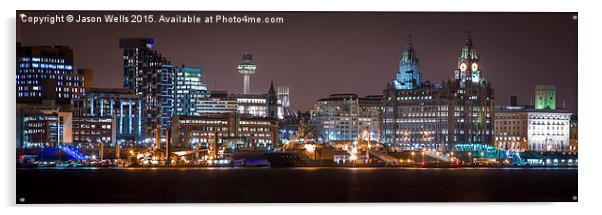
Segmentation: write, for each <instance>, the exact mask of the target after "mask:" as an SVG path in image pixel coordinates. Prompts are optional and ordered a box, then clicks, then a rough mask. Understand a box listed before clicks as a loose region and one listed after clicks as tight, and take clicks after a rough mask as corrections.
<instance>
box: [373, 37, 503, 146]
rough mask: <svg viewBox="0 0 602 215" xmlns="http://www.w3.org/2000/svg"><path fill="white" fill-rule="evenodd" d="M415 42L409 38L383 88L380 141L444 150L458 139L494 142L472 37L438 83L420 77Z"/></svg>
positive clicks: (489, 99)
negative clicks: (392, 77) (449, 74)
mask: <svg viewBox="0 0 602 215" xmlns="http://www.w3.org/2000/svg"><path fill="white" fill-rule="evenodd" d="M413 46H414V44H413V42H412V41H411V40H410V41H408V42H407V44H406V46H405V47H404V49H403V53H402V60H401V62H400V71H399V73H398V74H397V78H396V79H395V80H393V81H391V82H390V83H389V84H388V86H387V89H385V90H384V98H383V134H382V141H383V143H385V144H390V145H391V146H392V147H398V148H400V149H405V150H417V149H421V148H431V149H439V150H445V151H452V150H453V146H454V145H456V144H470V143H479V144H492V142H493V110H494V104H493V99H494V98H493V89H492V88H491V85H490V83H489V82H487V81H486V80H485V78H484V77H483V72H482V71H481V69H480V68H479V63H480V56H479V55H478V53H477V50H476V48H475V47H474V45H473V43H472V38H471V37H470V36H468V37H467V38H466V40H465V42H464V47H462V49H461V50H460V54H459V56H458V64H457V69H456V70H455V71H454V78H449V79H447V80H444V81H443V82H441V83H440V84H433V83H430V82H429V81H425V82H422V83H421V82H419V81H420V77H421V75H420V72H419V70H418V58H417V57H416V51H415V50H414V47H413ZM408 56H410V57H408Z"/></svg>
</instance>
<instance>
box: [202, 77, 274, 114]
mask: <svg viewBox="0 0 602 215" xmlns="http://www.w3.org/2000/svg"><path fill="white" fill-rule="evenodd" d="M278 104H279V102H278V97H277V95H276V91H275V90H274V85H273V83H272V84H271V85H270V89H269V90H268V93H267V94H261V95H255V94H228V92H226V91H214V92H211V95H210V96H209V99H208V100H205V101H202V102H201V105H202V108H201V113H202V114H206V113H225V112H231V111H232V108H234V107H236V111H237V112H238V113H240V114H250V115H252V116H255V117H268V118H275V119H276V118H277V117H278V115H277V114H278Z"/></svg>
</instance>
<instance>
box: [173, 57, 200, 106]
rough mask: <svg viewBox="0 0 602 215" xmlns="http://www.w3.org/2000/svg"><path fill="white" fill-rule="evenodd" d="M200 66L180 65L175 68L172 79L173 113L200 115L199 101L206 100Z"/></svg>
mask: <svg viewBox="0 0 602 215" xmlns="http://www.w3.org/2000/svg"><path fill="white" fill-rule="evenodd" d="M202 76H203V71H202V70H201V68H200V67H189V66H184V65H182V66H181V67H178V68H176V72H175V80H174V97H175V98H174V114H175V115H190V116H198V115H201V101H203V100H206V99H207V97H208V95H207V85H205V83H203V82H202Z"/></svg>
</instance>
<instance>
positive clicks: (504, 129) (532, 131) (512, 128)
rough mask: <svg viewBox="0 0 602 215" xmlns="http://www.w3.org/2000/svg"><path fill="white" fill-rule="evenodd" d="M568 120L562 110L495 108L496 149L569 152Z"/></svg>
mask: <svg viewBox="0 0 602 215" xmlns="http://www.w3.org/2000/svg"><path fill="white" fill-rule="evenodd" d="M570 116H571V113H569V112H565V111H562V110H537V109H533V108H529V107H526V106H508V107H502V108H498V109H497V110H496V114H495V126H494V128H495V146H497V147H499V148H502V149H506V150H510V151H521V152H522V151H536V152H569V151H571V150H570V147H569V146H570V140H569V139H570Z"/></svg>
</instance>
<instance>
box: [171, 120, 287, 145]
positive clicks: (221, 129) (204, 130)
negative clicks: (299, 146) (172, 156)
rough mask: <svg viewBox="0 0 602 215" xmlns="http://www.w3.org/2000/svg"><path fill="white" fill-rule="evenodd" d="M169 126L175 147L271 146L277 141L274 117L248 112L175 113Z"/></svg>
mask: <svg viewBox="0 0 602 215" xmlns="http://www.w3.org/2000/svg"><path fill="white" fill-rule="evenodd" d="M171 128H172V135H173V136H172V147H178V148H192V149H209V148H216V147H224V148H228V149H236V148H249V147H250V148H263V149H271V148H273V147H274V145H275V144H277V141H278V121H277V120H276V119H273V118H266V117H256V116H252V115H249V114H240V113H220V114H207V115H202V116H174V117H173V118H172V125H171ZM212 144H215V146H214V147H212Z"/></svg>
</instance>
